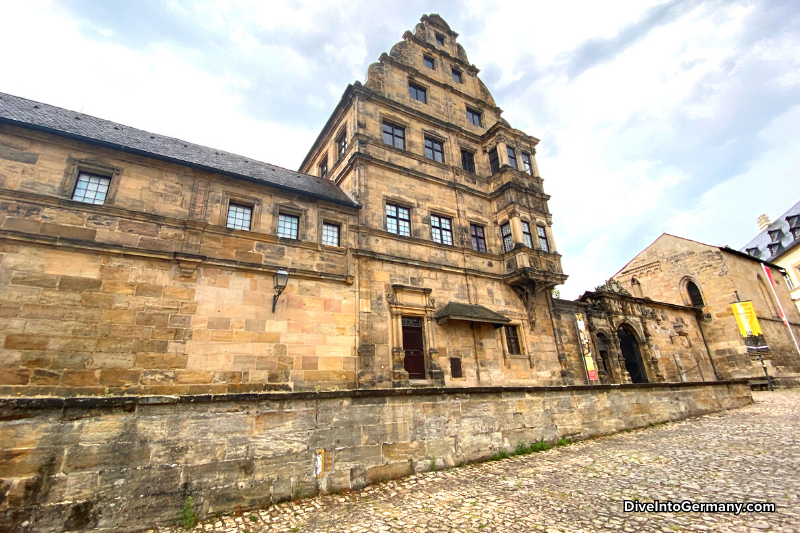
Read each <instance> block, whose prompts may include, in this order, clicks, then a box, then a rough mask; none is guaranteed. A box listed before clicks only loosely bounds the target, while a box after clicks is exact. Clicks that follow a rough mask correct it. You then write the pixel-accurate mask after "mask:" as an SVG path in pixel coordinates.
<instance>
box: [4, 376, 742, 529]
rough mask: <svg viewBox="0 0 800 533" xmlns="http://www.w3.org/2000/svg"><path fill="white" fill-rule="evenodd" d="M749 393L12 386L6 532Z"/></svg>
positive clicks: (377, 474)
mask: <svg viewBox="0 0 800 533" xmlns="http://www.w3.org/2000/svg"><path fill="white" fill-rule="evenodd" d="M751 402H752V398H751V396H750V389H749V387H748V386H747V383H746V382H715V383H713V384H710V383H682V384H659V385H621V386H620V385H600V386H594V387H563V388H562V387H552V388H533V387H531V388H522V387H520V388H505V389H501V388H469V389H460V390H454V389H444V388H441V389H394V390H369V391H364V390H362V391H342V392H323V393H313V392H305V393H260V394H255V393H253V394H238V395H219V396H212V395H207V396H173V397H164V396H160V397H159V396H141V397H111V398H69V399H61V398H17V399H2V400H0V447H2V449H0V530H5V531H20V532H28V531H63V530H65V529H83V528H90V527H97V528H99V529H101V530H106V531H125V530H135V529H139V528H143V527H145V526H148V525H153V524H156V523H169V522H171V521H174V520H175V519H176V516H177V513H178V511H179V509H180V508H181V507H182V506H183V504H184V502H185V501H186V498H188V497H189V496H192V497H193V498H194V501H195V502H197V505H198V510H199V511H200V512H201V514H202V515H207V514H209V513H214V512H218V511H231V510H234V509H237V508H248V507H255V506H264V505H268V504H270V503H276V502H279V501H282V500H288V499H291V498H296V497H301V496H307V495H311V494H314V493H316V492H318V491H339V490H345V489H360V488H362V487H364V486H365V485H366V484H369V483H375V482H379V481H381V480H383V479H389V478H396V477H400V476H405V475H408V474H411V473H413V472H418V471H426V470H428V469H430V468H431V465H432V464H435V465H436V467H437V468H445V467H452V466H455V465H458V464H460V463H462V462H469V461H478V460H483V459H487V458H488V457H490V456H491V455H492V454H494V453H496V452H498V451H500V450H507V451H511V450H513V448H514V447H515V446H516V445H517V444H518V443H519V442H520V441H525V442H526V443H530V442H534V441H539V440H541V439H544V440H546V441H549V442H554V441H555V440H556V439H558V438H561V437H568V438H573V439H574V438H578V439H580V438H588V437H592V436H596V435H602V434H606V433H610V432H614V431H619V430H622V429H626V428H635V427H642V426H645V425H647V424H650V423H658V422H663V421H668V420H678V419H681V418H685V417H688V416H694V415H698V414H702V413H708V412H714V411H719V410H722V409H730V408H735V407H740V406H743V405H746V404H749V403H751ZM317 450H324V452H325V453H324V475H323V476H322V477H320V478H315V476H314V474H313V457H314V454H315V452H316V451H317Z"/></svg>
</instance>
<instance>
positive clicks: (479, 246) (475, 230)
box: [469, 224, 486, 252]
mask: <svg viewBox="0 0 800 533" xmlns="http://www.w3.org/2000/svg"><path fill="white" fill-rule="evenodd" d="M469 233H470V236H471V237H472V249H473V250H477V251H478V252H485V251H486V237H485V236H484V233H483V227H481V226H478V225H476V224H470V226H469Z"/></svg>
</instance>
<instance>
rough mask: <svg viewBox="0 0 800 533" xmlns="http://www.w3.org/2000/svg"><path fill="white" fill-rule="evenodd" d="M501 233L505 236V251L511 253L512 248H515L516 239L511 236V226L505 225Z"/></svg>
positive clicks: (501, 228)
mask: <svg viewBox="0 0 800 533" xmlns="http://www.w3.org/2000/svg"><path fill="white" fill-rule="evenodd" d="M500 231H501V232H502V234H503V249H504V250H505V251H506V252H510V251H511V249H512V248H514V238H513V237H512V236H511V224H503V225H502V226H501V227H500Z"/></svg>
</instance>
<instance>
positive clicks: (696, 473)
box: [158, 389, 800, 533]
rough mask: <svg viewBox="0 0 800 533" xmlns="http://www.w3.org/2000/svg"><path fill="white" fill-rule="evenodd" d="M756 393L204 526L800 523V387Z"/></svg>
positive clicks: (429, 528)
mask: <svg viewBox="0 0 800 533" xmlns="http://www.w3.org/2000/svg"><path fill="white" fill-rule="evenodd" d="M754 397H755V400H756V403H755V404H754V405H751V406H748V407H745V408H743V409H739V410H735V411H729V412H725V413H718V414H713V415H707V416H703V417H700V418H694V419H690V420H684V421H681V422H673V423H669V424H665V425H661V426H657V427H650V428H646V429H641V430H636V431H631V432H624V433H620V434H616V435H612V436H609V437H603V438H598V439H594V440H590V441H585V442H580V443H575V444H572V445H570V446H564V447H559V448H554V449H551V450H549V451H546V452H539V453H534V454H532V455H528V456H521V457H516V458H512V459H507V460H502V461H497V462H490V463H484V464H478V465H468V466H465V467H462V468H455V469H452V470H446V471H440V472H430V473H425V474H417V475H414V476H412V477H409V478H405V479H403V480H399V481H392V482H388V483H385V484H382V485H377V486H371V487H367V488H366V489H365V490H363V491H361V492H356V493H350V494H346V495H328V496H321V497H317V498H313V499H309V500H303V501H298V502H288V503H283V504H280V505H277V506H274V507H269V508H266V509H263V510H260V511H253V512H245V513H244V514H242V515H239V516H237V515H226V516H223V517H221V518H216V519H213V520H209V521H205V522H203V523H200V524H199V525H198V526H196V528H197V529H200V530H204V531H224V532H226V533H233V532H237V533H243V532H245V531H249V532H251V533H255V532H272V531H291V532H390V531H404V532H405V531H413V532H459V533H463V532H475V533H477V532H488V531H492V532H506V531H546V532H557V531H563V532H572V531H600V530H621V531H663V532H674V531H736V532H739V531H748V532H749V531H781V532H784V533H789V532H794V531H798V532H800V502H798V499H799V496H798V495H799V494H800V390H798V389H794V390H788V391H778V392H774V393H769V392H760V393H754ZM623 499H630V500H635V499H639V500H642V501H652V500H654V499H658V500H660V501H667V500H672V501H683V500H687V499H688V500H692V501H695V502H728V501H738V502H774V503H775V504H776V506H777V512H775V513H765V514H740V515H738V516H736V515H733V514H701V513H692V512H690V513H665V514H654V513H624V512H623V511H622V500H623ZM158 531H160V532H163V533H166V532H169V533H177V532H178V531H183V528H180V529H178V528H161V529H159V530H158Z"/></svg>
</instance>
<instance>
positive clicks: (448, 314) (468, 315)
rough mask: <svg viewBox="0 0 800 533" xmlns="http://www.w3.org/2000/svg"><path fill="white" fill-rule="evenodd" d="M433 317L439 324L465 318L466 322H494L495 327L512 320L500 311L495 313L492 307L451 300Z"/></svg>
mask: <svg viewBox="0 0 800 533" xmlns="http://www.w3.org/2000/svg"><path fill="white" fill-rule="evenodd" d="M433 318H435V319H436V323H437V324H444V323H445V322H447V321H448V320H464V321H466V322H485V323H487V324H494V325H495V327H498V328H499V327H500V326H502V325H503V324H508V323H509V322H511V320H510V319H509V318H506V317H504V316H503V315H501V314H500V313H495V312H494V311H492V310H491V309H487V308H486V307H484V306H482V305H476V304H462V303H456V302H450V303H448V304H447V305H446V306H444V309H442V310H440V311H438V312H437V313H436V314H435V315H433Z"/></svg>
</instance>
